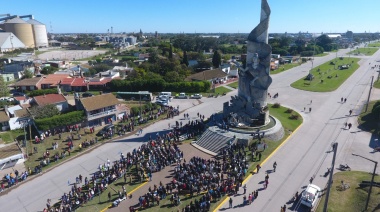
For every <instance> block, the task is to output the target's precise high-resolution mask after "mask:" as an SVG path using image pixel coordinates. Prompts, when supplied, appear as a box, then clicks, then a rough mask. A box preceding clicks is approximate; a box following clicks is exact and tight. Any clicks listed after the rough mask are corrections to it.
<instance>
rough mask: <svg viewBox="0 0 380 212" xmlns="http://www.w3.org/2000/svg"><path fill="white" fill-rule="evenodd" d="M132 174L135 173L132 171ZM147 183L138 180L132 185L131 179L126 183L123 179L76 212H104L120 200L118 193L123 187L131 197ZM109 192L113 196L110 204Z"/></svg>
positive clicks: (109, 186)
mask: <svg viewBox="0 0 380 212" xmlns="http://www.w3.org/2000/svg"><path fill="white" fill-rule="evenodd" d="M130 173H135V171H132V170H131V171H130ZM128 174H129V173H128ZM128 174H127V176H128ZM145 182H146V181H142V182H141V183H140V182H139V181H138V180H133V181H132V183H131V184H130V183H129V178H127V182H126V183H124V178H122V177H121V178H119V179H118V180H116V181H115V182H113V183H112V184H110V185H108V188H107V190H106V191H104V192H103V193H101V194H100V197H99V196H96V197H94V199H93V200H91V201H88V202H87V203H86V204H84V205H82V206H81V207H79V208H78V209H77V210H76V211H77V212H86V211H102V210H103V209H105V208H107V207H109V206H110V205H111V204H112V202H113V201H115V200H116V199H118V197H119V195H118V191H123V189H122V186H123V185H124V186H125V189H126V190H127V194H128V196H129V195H130V194H133V192H132V193H131V191H133V190H134V189H136V188H137V187H139V186H141V185H143V184H144V183H145ZM108 192H111V195H112V197H111V201H110V202H109V201H108ZM125 201H128V200H125Z"/></svg>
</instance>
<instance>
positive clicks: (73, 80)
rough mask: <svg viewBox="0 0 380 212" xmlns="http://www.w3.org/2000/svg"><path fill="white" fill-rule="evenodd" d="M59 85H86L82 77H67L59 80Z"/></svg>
mask: <svg viewBox="0 0 380 212" xmlns="http://www.w3.org/2000/svg"><path fill="white" fill-rule="evenodd" d="M61 85H70V86H75V87H81V86H87V83H86V82H85V79H84V78H80V77H79V78H67V79H63V80H62V81H61Z"/></svg>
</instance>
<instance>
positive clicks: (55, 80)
mask: <svg viewBox="0 0 380 212" xmlns="http://www.w3.org/2000/svg"><path fill="white" fill-rule="evenodd" d="M69 77H70V75H69V74H49V75H46V76H43V77H42V81H41V89H51V88H57V87H58V85H59V83H60V82H61V81H62V80H64V79H67V78H69Z"/></svg>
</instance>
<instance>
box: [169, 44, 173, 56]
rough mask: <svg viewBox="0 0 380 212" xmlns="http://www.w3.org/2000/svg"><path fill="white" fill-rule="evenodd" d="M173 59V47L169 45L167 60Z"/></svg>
mask: <svg viewBox="0 0 380 212" xmlns="http://www.w3.org/2000/svg"><path fill="white" fill-rule="evenodd" d="M172 58H173V46H172V45H171V44H170V49H169V59H172Z"/></svg>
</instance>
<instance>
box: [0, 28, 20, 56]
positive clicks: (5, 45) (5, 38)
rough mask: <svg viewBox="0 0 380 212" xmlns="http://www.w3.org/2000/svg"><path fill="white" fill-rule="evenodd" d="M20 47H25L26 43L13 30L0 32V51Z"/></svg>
mask: <svg viewBox="0 0 380 212" xmlns="http://www.w3.org/2000/svg"><path fill="white" fill-rule="evenodd" d="M19 48H25V44H24V43H23V42H21V40H20V39H18V38H17V37H16V36H15V35H14V34H13V33H12V32H0V52H8V51H13V50H14V49H19Z"/></svg>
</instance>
